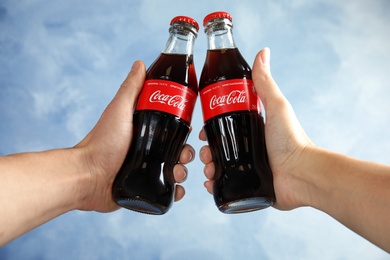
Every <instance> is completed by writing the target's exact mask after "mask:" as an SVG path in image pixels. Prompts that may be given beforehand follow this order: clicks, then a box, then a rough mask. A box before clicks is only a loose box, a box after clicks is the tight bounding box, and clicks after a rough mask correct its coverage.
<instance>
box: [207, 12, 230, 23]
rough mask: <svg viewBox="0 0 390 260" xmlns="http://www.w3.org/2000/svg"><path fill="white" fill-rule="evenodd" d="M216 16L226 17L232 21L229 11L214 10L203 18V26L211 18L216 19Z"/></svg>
mask: <svg viewBox="0 0 390 260" xmlns="http://www.w3.org/2000/svg"><path fill="white" fill-rule="evenodd" d="M217 18H226V19H229V20H230V21H231V22H233V18H232V16H231V15H230V14H229V13H227V12H214V13H211V14H209V15H207V16H206V17H205V18H204V19H203V26H205V25H206V24H207V23H208V22H210V21H211V20H213V19H217Z"/></svg>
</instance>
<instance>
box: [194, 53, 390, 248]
mask: <svg viewBox="0 0 390 260" xmlns="http://www.w3.org/2000/svg"><path fill="white" fill-rule="evenodd" d="M269 61H270V51H269V49H268V48H266V49H264V50H262V51H260V52H259V53H258V55H257V56H256V59H255V62H254V64H253V75H252V78H253V81H254V84H255V88H256V91H257V93H258V95H259V96H260V98H261V100H262V101H263V104H264V107H265V112H266V123H265V138H266V143H267V151H268V156H269V162H270V165H271V169H272V172H273V177H274V188H275V195H276V203H275V204H274V207H276V208H278V209H281V210H290V209H294V208H297V207H300V206H311V207H314V208H316V209H319V210H321V211H323V212H325V213H327V214H329V215H330V216H332V217H333V218H335V219H336V220H338V221H339V222H341V223H342V224H344V225H345V226H347V227H348V228H350V229H351V230H353V231H354V232H356V233H358V234H360V235H361V236H363V237H365V238H366V239H368V240H369V241H371V242H372V243H374V244H376V245H377V246H379V247H381V248H383V249H384V250H387V251H388V252H390V243H389V241H390V224H389V223H390V222H389V219H390V207H389V205H390V189H389V187H390V167H389V166H386V165H382V164H377V163H373V162H367V161H363V160H358V159H354V158H351V157H348V156H345V155H341V154H337V153H334V152H331V151H327V150H324V149H322V148H319V147H317V146H315V145H314V144H313V143H312V142H311V141H310V139H309V138H308V137H307V135H306V134H305V131H304V130H303V129H302V127H301V125H300V123H299V122H298V119H297V117H296V115H295V113H294V111H293V109H292V107H291V105H290V103H289V102H288V100H287V99H286V98H285V97H284V95H283V94H282V92H281V91H280V89H279V87H278V86H277V84H276V83H275V81H274V80H273V78H272V76H271V71H270V65H269ZM199 137H200V139H201V140H206V135H205V132H204V130H201V132H200V134H199ZM200 159H201V160H202V162H203V163H205V168H204V173H205V175H206V177H207V178H208V180H207V181H206V182H205V187H206V189H207V190H208V191H209V192H210V193H211V192H212V184H213V183H212V182H213V179H214V173H215V168H214V163H213V161H212V158H211V152H210V148H209V147H208V146H204V147H202V148H201V150H200Z"/></svg>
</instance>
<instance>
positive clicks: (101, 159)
mask: <svg viewBox="0 0 390 260" xmlns="http://www.w3.org/2000/svg"><path fill="white" fill-rule="evenodd" d="M144 79H145V65H144V64H143V63H142V62H139V61H138V62H136V63H134V65H133V68H132V70H131V71H130V73H129V75H128V77H127V78H126V80H125V81H124V82H123V84H122V86H121V88H120V89H119V91H118V93H117V94H116V96H115V97H114V99H113V100H112V101H111V103H110V104H109V105H108V107H107V108H106V110H105V111H104V113H103V114H102V116H101V118H100V119H99V122H98V123H97V124H96V125H95V127H94V128H93V129H92V131H91V132H90V133H89V134H88V135H87V136H86V137H85V138H84V140H82V141H81V142H80V143H79V144H77V145H76V146H75V147H73V148H68V149H57V150H51V151H45V152H37V153H24V154H16V155H9V156H4V157H0V185H1V187H0V246H1V245H3V244H5V243H7V242H9V241H11V240H12V239H15V238H16V237H18V236H20V235H22V234H24V233H26V232H27V231H29V230H31V229H33V228H35V227H37V226H39V225H41V224H43V223H45V222H47V221H49V220H51V219H53V218H55V217H57V216H59V215H61V214H63V213H65V212H68V211H70V210H74V209H80V210H95V211H99V212H110V211H113V210H115V209H118V208H119V207H118V206H117V205H116V204H115V203H114V201H113V199H112V195H111V189H112V184H113V181H114V179H115V176H116V173H117V172H118V171H119V168H120V166H121V165H122V162H123V160H124V158H125V156H126V153H127V150H128V148H129V145H130V142H131V138H132V136H131V133H132V108H133V107H134V103H135V102H136V99H137V96H138V93H139V91H140V90H141V87H142V85H143V82H144ZM193 158H194V150H193V148H192V147H191V146H189V145H186V146H185V147H184V148H183V150H182V153H181V155H180V162H181V163H182V164H177V165H176V166H175V168H174V176H175V180H176V181H178V182H182V181H184V180H185V178H186V175H187V170H186V168H185V166H184V165H183V164H185V163H188V162H190V161H191V160H192V159H193ZM183 196H184V188H183V187H182V186H180V185H177V186H176V193H175V200H176V201H177V200H180V199H181V198H182V197H183Z"/></svg>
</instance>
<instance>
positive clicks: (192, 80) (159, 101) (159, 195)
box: [113, 25, 198, 215]
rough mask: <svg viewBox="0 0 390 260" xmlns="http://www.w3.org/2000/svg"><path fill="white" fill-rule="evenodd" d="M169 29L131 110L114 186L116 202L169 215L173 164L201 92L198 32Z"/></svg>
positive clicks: (172, 198) (173, 191) (182, 143)
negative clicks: (196, 61)
mask: <svg viewBox="0 0 390 260" xmlns="http://www.w3.org/2000/svg"><path fill="white" fill-rule="evenodd" d="M180 26H182V25H180ZM175 30H176V31H175ZM170 31H171V37H170V39H169V40H168V43H167V45H166V47H165V49H164V51H163V52H162V53H161V54H160V55H159V57H158V58H157V59H156V60H155V61H154V63H153V64H152V65H151V66H150V67H149V69H148V70H147V73H146V80H145V84H144V87H143V89H142V91H141V93H140V96H139V100H138V103H137V106H136V108H135V111H134V114H133V140H132V142H131V146H130V149H129V152H128V154H127V156H126V158H125V161H124V163H123V165H122V167H121V169H120V170H119V172H118V175H117V177H116V179H115V181H114V185H113V197H114V200H115V202H116V203H117V204H118V205H120V206H122V207H124V208H127V209H131V210H134V211H138V212H142V213H148V214H154V215H161V214H165V213H166V212H167V211H168V210H169V208H170V207H171V205H172V202H173V200H174V193H175V180H174V177H173V167H174V166H175V164H177V162H178V161H179V156H180V152H181V149H182V148H183V145H184V144H185V143H186V141H187V138H188V135H189V132H190V123H191V116H192V111H193V108H194V105H195V101H196V98H197V94H198V82H197V78H196V73H195V68H194V62H193V56H192V45H193V41H194V39H195V37H196V34H195V35H193V33H192V32H188V31H187V32H183V31H182V30H181V29H180V30H179V32H178V31H177V28H176V29H175V28H173V29H172V27H171V30H170ZM178 33H182V34H183V35H178ZM194 36H195V37H194ZM178 45H179V46H178Z"/></svg>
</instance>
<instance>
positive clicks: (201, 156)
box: [199, 148, 204, 163]
mask: <svg viewBox="0 0 390 260" xmlns="http://www.w3.org/2000/svg"><path fill="white" fill-rule="evenodd" d="M203 154H204V151H203V148H201V149H200V151H199V159H200V160H201V162H203ZM203 163H204V162H203Z"/></svg>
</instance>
